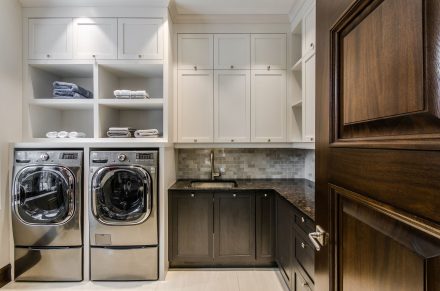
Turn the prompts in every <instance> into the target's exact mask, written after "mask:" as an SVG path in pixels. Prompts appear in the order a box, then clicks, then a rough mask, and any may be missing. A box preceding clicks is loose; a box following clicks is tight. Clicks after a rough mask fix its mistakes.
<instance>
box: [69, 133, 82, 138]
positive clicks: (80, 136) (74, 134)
mask: <svg viewBox="0 0 440 291" xmlns="http://www.w3.org/2000/svg"><path fill="white" fill-rule="evenodd" d="M84 137H86V134H85V133H84V132H77V131H71V132H69V138H84Z"/></svg>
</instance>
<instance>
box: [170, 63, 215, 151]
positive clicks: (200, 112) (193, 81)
mask: <svg viewBox="0 0 440 291" xmlns="http://www.w3.org/2000/svg"><path fill="white" fill-rule="evenodd" d="M213 81H214V77H213V71H212V70H205V71H187V70H179V78H178V90H177V108H178V113H177V120H178V129H177V135H178V141H179V142H187V143H196V142H213V137H214V133H213V129H214V126H213V120H214V116H213V110H214V108H213V107H214V98H213Z"/></svg>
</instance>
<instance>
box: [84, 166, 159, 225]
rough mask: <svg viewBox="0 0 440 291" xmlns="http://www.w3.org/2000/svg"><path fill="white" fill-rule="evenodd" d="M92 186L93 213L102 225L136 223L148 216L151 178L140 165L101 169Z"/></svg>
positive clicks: (149, 211)
mask: <svg viewBox="0 0 440 291" xmlns="http://www.w3.org/2000/svg"><path fill="white" fill-rule="evenodd" d="M92 185H93V186H92V187H93V192H92V210H93V214H94V216H95V218H97V219H98V221H100V222H101V223H103V224H110V225H120V224H138V223H142V222H144V221H145V220H146V219H147V218H148V216H149V215H150V213H151V204H152V188H151V187H152V186H151V178H150V175H149V173H148V172H147V171H146V170H145V169H144V168H142V167H140V166H118V167H103V168H101V169H100V170H98V171H97V172H96V173H95V175H94V176H93V178H92Z"/></svg>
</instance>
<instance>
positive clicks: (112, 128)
mask: <svg viewBox="0 0 440 291" xmlns="http://www.w3.org/2000/svg"><path fill="white" fill-rule="evenodd" d="M108 130H109V131H123V130H124V131H136V129H135V128H132V127H110V128H109V129H108Z"/></svg>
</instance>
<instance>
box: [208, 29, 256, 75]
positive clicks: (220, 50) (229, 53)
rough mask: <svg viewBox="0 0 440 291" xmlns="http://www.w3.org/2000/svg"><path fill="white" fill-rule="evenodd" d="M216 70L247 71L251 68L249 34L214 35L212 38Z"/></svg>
mask: <svg viewBox="0 0 440 291" xmlns="http://www.w3.org/2000/svg"><path fill="white" fill-rule="evenodd" d="M214 68H215V69H216V70H249V69H250V68H251V35H250V34H216V35H215V36H214Z"/></svg>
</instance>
